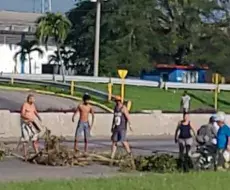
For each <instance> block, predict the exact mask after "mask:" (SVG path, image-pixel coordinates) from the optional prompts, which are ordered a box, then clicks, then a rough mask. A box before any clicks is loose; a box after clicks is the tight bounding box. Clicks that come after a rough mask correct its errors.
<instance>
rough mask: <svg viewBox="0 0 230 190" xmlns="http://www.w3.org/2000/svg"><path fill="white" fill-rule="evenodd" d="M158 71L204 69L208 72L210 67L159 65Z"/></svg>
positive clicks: (157, 66)
mask: <svg viewBox="0 0 230 190" xmlns="http://www.w3.org/2000/svg"><path fill="white" fill-rule="evenodd" d="M156 68H157V69H185V70H190V69H204V70H207V69H208V66H195V65H175V64H157V65H156Z"/></svg>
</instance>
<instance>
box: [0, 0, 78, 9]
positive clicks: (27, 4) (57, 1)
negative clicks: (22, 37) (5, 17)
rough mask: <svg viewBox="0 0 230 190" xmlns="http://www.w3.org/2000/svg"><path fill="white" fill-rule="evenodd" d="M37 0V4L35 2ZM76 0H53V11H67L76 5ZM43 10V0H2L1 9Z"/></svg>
mask: <svg viewBox="0 0 230 190" xmlns="http://www.w3.org/2000/svg"><path fill="white" fill-rule="evenodd" d="M34 2H35V4H34ZM75 3H76V2H75V1H74V0H52V11H54V12H66V11H68V10H69V9H71V8H73V7H74V4H75ZM34 5H35V10H36V12H40V10H41V0H0V10H10V11H19V12H20V11H23V12H33V10H34Z"/></svg>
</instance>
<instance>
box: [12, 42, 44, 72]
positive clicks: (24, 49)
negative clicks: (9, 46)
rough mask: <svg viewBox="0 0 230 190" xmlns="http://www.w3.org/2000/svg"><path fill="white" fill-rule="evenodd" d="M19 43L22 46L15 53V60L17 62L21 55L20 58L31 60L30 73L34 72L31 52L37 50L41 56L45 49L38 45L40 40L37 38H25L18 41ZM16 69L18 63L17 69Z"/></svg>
mask: <svg viewBox="0 0 230 190" xmlns="http://www.w3.org/2000/svg"><path fill="white" fill-rule="evenodd" d="M17 45H18V46H19V47H20V50H19V51H18V52H16V53H15V55H14V60H15V63H17V59H18V56H20V59H23V60H26V59H28V61H29V73H30V74H31V73H32V65H31V53H33V52H37V53H38V55H39V56H43V51H42V50H41V48H39V47H38V41H37V40H32V41H28V40H23V41H22V42H19V43H17ZM14 70H15V71H16V65H15V69H14Z"/></svg>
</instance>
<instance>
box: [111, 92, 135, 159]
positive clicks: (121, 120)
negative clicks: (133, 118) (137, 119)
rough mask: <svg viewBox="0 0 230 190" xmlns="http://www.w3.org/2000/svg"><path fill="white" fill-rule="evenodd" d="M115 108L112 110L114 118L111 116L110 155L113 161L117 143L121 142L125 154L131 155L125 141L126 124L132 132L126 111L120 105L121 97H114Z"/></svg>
mask: <svg viewBox="0 0 230 190" xmlns="http://www.w3.org/2000/svg"><path fill="white" fill-rule="evenodd" d="M115 102H116V106H115V108H114V116H113V123H112V128H111V132H112V137H111V140H112V154H111V158H112V159H113V158H114V156H115V154H116V150H117V143H118V142H121V143H122V145H123V147H124V148H125V150H126V152H127V153H128V154H129V155H131V149H130V146H129V143H128V141H127V139H126V134H127V123H128V125H129V129H130V130H131V131H132V128H131V122H130V117H129V111H128V109H127V108H126V107H125V106H124V105H123V104H122V102H121V97H120V96H116V98H115Z"/></svg>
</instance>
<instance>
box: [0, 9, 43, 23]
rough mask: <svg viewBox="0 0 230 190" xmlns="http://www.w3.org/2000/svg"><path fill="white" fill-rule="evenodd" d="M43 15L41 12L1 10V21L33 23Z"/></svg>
mask: <svg viewBox="0 0 230 190" xmlns="http://www.w3.org/2000/svg"><path fill="white" fill-rule="evenodd" d="M40 16H42V14H39V13H29V12H14V11H0V22H1V23H11V24H28V23H29V24H33V23H35V21H36V20H37V19H38V18H39V17H40Z"/></svg>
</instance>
